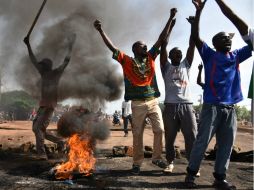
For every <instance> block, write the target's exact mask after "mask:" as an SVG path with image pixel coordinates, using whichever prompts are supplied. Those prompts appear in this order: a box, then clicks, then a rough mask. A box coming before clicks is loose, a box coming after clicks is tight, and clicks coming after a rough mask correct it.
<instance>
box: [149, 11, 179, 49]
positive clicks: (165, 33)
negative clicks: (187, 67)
mask: <svg viewBox="0 0 254 190" xmlns="http://www.w3.org/2000/svg"><path fill="white" fill-rule="evenodd" d="M176 12H177V9H176V8H172V9H171V10H170V17H169V19H168V21H167V24H166V25H165V27H164V29H163V30H162V32H161V34H160V36H159V38H158V40H157V41H156V42H155V44H154V47H156V48H158V49H159V48H160V47H161V45H162V43H163V41H165V40H166V38H167V36H168V34H169V30H170V25H171V22H172V20H173V18H174V17H175V14H176ZM171 30H172V29H171Z"/></svg>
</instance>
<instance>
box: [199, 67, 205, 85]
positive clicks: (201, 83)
mask: <svg viewBox="0 0 254 190" xmlns="http://www.w3.org/2000/svg"><path fill="white" fill-rule="evenodd" d="M202 69H203V65H202V64H200V65H199V66H198V77H197V84H198V85H199V86H201V87H202V88H204V85H205V84H204V83H203V82H201V74H202Z"/></svg>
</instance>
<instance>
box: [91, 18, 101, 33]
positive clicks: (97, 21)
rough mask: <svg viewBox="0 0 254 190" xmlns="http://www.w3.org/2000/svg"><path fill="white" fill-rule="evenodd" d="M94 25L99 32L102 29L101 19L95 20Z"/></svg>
mask: <svg viewBox="0 0 254 190" xmlns="http://www.w3.org/2000/svg"><path fill="white" fill-rule="evenodd" d="M93 25H94V27H95V29H96V30H98V31H99V32H100V31H101V21H100V20H95V21H94V23H93Z"/></svg>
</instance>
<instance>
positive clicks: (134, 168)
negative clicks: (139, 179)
mask: <svg viewBox="0 0 254 190" xmlns="http://www.w3.org/2000/svg"><path fill="white" fill-rule="evenodd" d="M131 173H132V174H135V175H139V173H140V166H139V165H132V169H131Z"/></svg>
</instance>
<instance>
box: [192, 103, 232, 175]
mask: <svg viewBox="0 0 254 190" xmlns="http://www.w3.org/2000/svg"><path fill="white" fill-rule="evenodd" d="M236 130H237V120H236V113H235V109H234V107H230V106H223V105H213V104H204V105H203V107H202V112H201V118H200V127H199V130H198V135H197V138H196V141H195V142H194V145H193V148H192V151H191V155H190V160H189V166H188V168H187V171H188V173H189V174H192V175H193V174H195V173H197V172H198V170H199V167H200V164H201V161H202V159H203V157H204V154H205V151H206V149H207V146H208V144H209V143H210V141H211V139H212V137H213V136H214V134H216V141H217V145H218V149H217V152H216V160H215V166H214V177H215V178H216V179H219V180H223V179H225V178H226V171H227V169H228V166H229V162H230V155H231V152H232V147H233V143H234V140H235V135H236Z"/></svg>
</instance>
